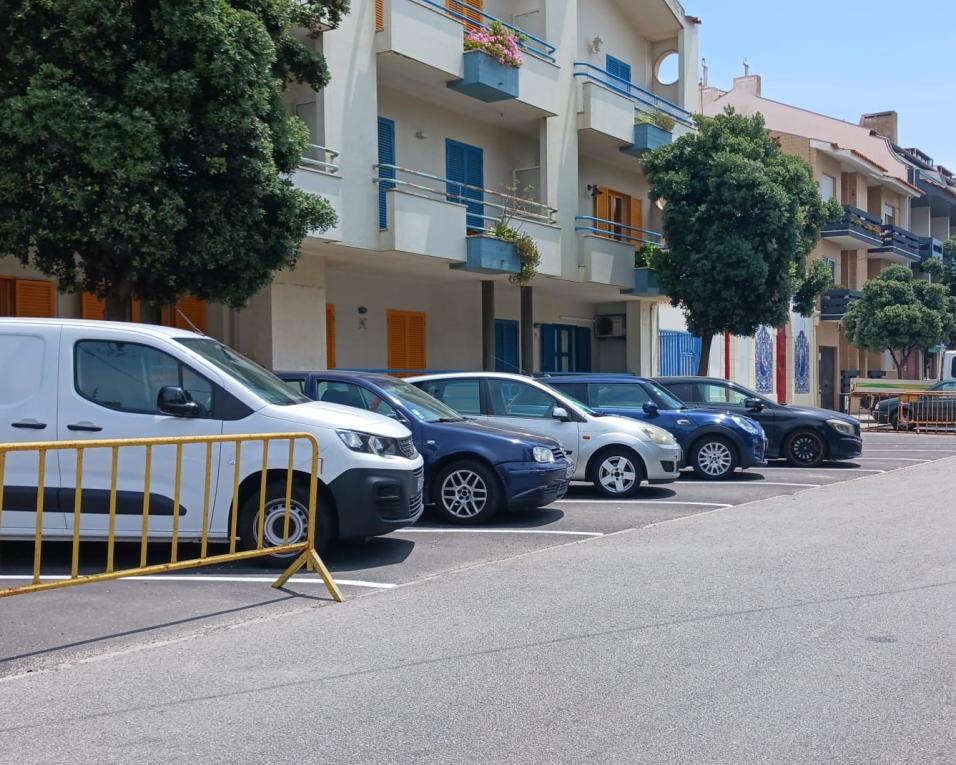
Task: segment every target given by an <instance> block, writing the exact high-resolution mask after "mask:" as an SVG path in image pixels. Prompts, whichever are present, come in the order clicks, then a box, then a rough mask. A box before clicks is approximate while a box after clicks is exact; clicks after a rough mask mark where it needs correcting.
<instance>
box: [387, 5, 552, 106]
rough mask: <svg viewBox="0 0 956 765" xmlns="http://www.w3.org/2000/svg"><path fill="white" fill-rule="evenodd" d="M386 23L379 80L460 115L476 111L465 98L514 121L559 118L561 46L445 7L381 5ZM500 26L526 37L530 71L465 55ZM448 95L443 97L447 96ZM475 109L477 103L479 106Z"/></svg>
mask: <svg viewBox="0 0 956 765" xmlns="http://www.w3.org/2000/svg"><path fill="white" fill-rule="evenodd" d="M376 5H377V8H376V10H379V9H380V10H381V24H380V26H379V27H378V29H377V32H376V50H377V52H378V54H379V61H380V63H381V66H380V69H379V80H380V82H382V83H384V84H385V85H386V86H388V87H395V88H397V89H399V90H403V91H405V92H408V93H410V94H411V95H415V96H417V97H419V98H425V99H426V100H427V99H431V100H434V99H435V98H440V99H441V100H442V103H443V104H444V105H446V106H449V107H450V108H453V109H458V110H459V111H469V110H470V108H471V107H470V106H469V102H468V101H461V102H456V101H455V99H456V98H457V96H451V97H449V96H448V95H447V93H448V91H449V90H451V91H453V92H455V93H457V94H460V95H461V96H462V97H464V98H467V99H469V101H470V99H478V100H480V101H485V102H494V103H495V104H496V109H498V111H499V112H502V113H503V114H504V115H505V117H506V118H514V119H538V118H540V117H551V116H554V115H556V114H557V113H558V111H559V109H560V94H559V92H558V88H557V81H558V71H559V70H558V67H557V66H556V64H555V57H554V53H555V47H554V46H553V45H551V44H550V43H548V42H546V41H544V40H541V39H540V38H538V37H535V36H534V35H530V34H528V33H527V32H525V31H523V30H521V29H518V28H517V27H514V26H512V25H511V24H508V23H506V22H504V21H502V20H500V19H497V18H495V17H494V16H491V15H490V14H487V13H485V12H484V11H481V10H478V9H474V10H472V11H469V13H468V15H467V16H466V15H464V14H462V13H460V12H459V11H457V10H454V9H452V8H448V7H446V5H445V3H444V2H443V1H442V0H377V3H376ZM492 22H498V23H500V24H501V25H502V26H503V27H505V28H506V29H507V30H510V31H511V32H513V33H520V34H521V35H523V36H524V41H523V42H522V43H521V52H522V58H523V61H522V65H521V66H520V67H517V68H515V67H510V66H504V65H502V64H499V63H498V62H497V61H495V60H494V59H493V58H491V57H490V56H488V55H487V54H484V53H482V52H480V51H467V52H466V51H465V49H464V37H465V33H466V31H467V30H469V29H475V28H481V29H486V30H487V29H488V28H489V26H490V25H491V24H492ZM442 93H443V94H444V95H440V94H442ZM472 103H473V102H472Z"/></svg>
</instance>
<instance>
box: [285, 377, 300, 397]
mask: <svg viewBox="0 0 956 765" xmlns="http://www.w3.org/2000/svg"><path fill="white" fill-rule="evenodd" d="M282 384H283V385H285V387H287V388H288V389H289V390H291V391H292V392H293V393H298V394H299V395H301V396H304V395H305V380H304V379H302V378H301V377H296V378H282Z"/></svg>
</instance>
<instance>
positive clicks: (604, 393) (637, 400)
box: [588, 383, 651, 409]
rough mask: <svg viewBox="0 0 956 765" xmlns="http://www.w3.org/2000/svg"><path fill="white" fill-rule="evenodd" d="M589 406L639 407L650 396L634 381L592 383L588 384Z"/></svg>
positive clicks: (649, 398) (648, 399)
mask: <svg viewBox="0 0 956 765" xmlns="http://www.w3.org/2000/svg"><path fill="white" fill-rule="evenodd" d="M588 389H589V391H590V394H591V396H590V401H591V406H595V407H602V406H610V407H625V408H634V409H640V408H641V407H642V406H644V404H645V402H647V401H650V400H651V397H650V395H648V393H647V391H646V390H644V386H643V385H639V384H634V383H592V384H591V385H589V386H588Z"/></svg>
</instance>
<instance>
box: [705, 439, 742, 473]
mask: <svg viewBox="0 0 956 765" xmlns="http://www.w3.org/2000/svg"><path fill="white" fill-rule="evenodd" d="M733 462H734V457H733V455H732V454H731V453H730V448H729V447H728V446H727V445H726V444H724V443H722V442H720V441H709V442H708V443H706V444H704V445H702V446H701V447H700V448H699V449H698V450H697V466H698V467H699V468H700V470H701V472H702V473H706V474H707V475H709V476H712V477H714V478H717V477H719V476H722V475H724V474H725V473H726V472H727V471H728V470H730V466H731V465H733Z"/></svg>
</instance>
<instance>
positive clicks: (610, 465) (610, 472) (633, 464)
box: [591, 448, 645, 499]
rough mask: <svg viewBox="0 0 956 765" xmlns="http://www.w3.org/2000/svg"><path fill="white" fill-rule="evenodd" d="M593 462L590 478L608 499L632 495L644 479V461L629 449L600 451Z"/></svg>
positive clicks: (600, 492)
mask: <svg viewBox="0 0 956 765" xmlns="http://www.w3.org/2000/svg"><path fill="white" fill-rule="evenodd" d="M592 464H593V466H594V467H593V471H592V473H593V475H592V478H591V480H592V481H593V482H594V488H596V489H597V490H598V493H599V494H600V495H601V496H603V497H607V498H609V499H624V498H627V497H633V496H634V495H635V494H636V493H637V491H638V489H640V488H641V481H643V480H644V475H645V473H644V463H643V462H641V458H640V457H638V456H637V455H636V454H635V453H634V452H632V451H631V450H630V449H624V448H611V449H606V450H605V451H603V452H600V453H599V454H598V455H597V456H596V457H595V458H594V462H593V463H592Z"/></svg>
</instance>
